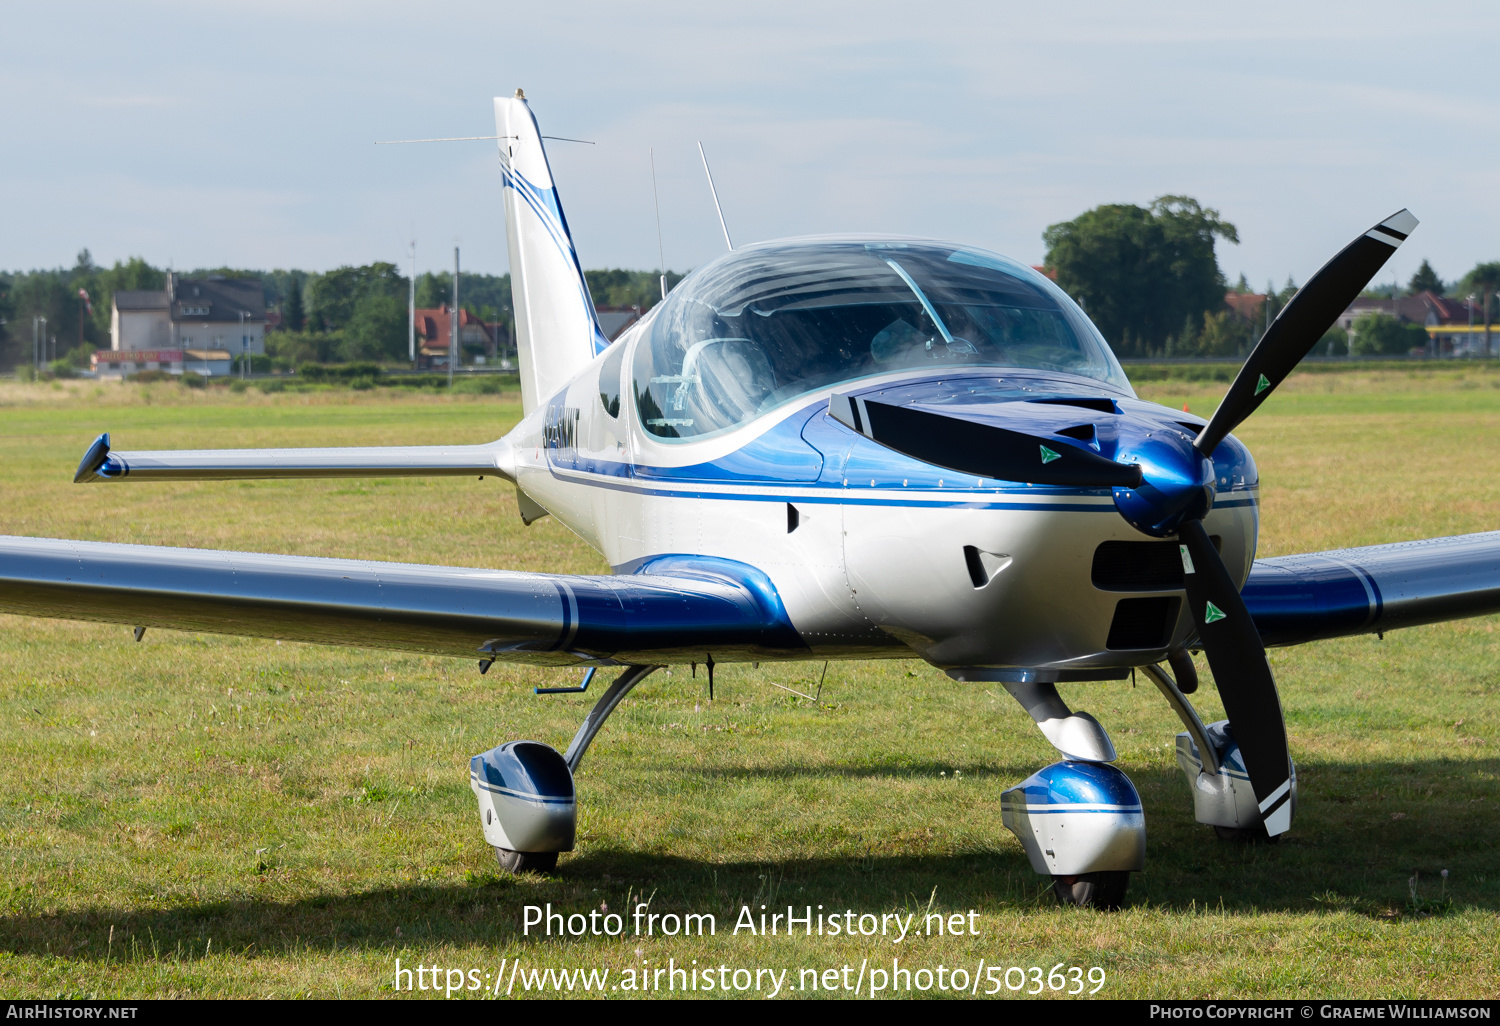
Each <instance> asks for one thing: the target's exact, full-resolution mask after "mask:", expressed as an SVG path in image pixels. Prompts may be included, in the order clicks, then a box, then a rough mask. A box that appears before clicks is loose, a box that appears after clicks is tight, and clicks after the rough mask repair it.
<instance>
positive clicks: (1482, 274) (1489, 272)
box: [1460, 261, 1500, 355]
mask: <svg viewBox="0 0 1500 1026" xmlns="http://www.w3.org/2000/svg"><path fill="white" fill-rule="evenodd" d="M1460 284H1461V285H1462V286H1463V287H1464V288H1465V289H1469V290H1473V291H1475V292H1479V293H1482V294H1483V295H1484V306H1483V309H1484V351H1485V353H1486V355H1493V354H1494V352H1495V350H1494V347H1493V346H1491V345H1490V299H1491V298H1492V297H1493V296H1494V295H1495V290H1496V289H1500V262H1497V261H1491V262H1490V263H1484V264H1476V265H1475V266H1474V269H1473V270H1472V271H1470V272H1469V273H1468V274H1466V275H1464V277H1463V281H1462V282H1461V283H1460Z"/></svg>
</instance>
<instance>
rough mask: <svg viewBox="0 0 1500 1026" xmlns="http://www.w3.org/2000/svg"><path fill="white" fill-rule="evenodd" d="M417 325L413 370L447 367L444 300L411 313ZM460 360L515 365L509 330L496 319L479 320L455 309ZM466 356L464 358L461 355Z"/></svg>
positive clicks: (449, 315) (448, 313) (449, 327)
mask: <svg viewBox="0 0 1500 1026" xmlns="http://www.w3.org/2000/svg"><path fill="white" fill-rule="evenodd" d="M414 317H415V320H416V329H417V370H447V369H448V346H449V342H450V340H451V338H452V331H453V311H452V310H450V309H449V308H448V304H447V303H444V304H443V305H442V306H438V307H433V308H430V309H419V310H417V311H416V313H415V314H414ZM458 332H459V338H458V341H459V347H458V348H459V356H458V362H459V363H460V364H462V363H465V362H473V363H475V364H478V365H480V366H483V365H484V364H486V363H495V362H497V361H498V363H499V365H500V366H501V367H504V368H510V367H514V366H515V350H514V347H513V346H512V345H511V344H510V333H509V332H507V331H506V330H505V325H504V324H502V323H500V322H493V323H491V322H489V321H482V320H480V319H479V318H478V317H475V316H474V315H473V314H471V313H469V311H468V310H460V311H459V313H458ZM466 354H467V356H468V361H466V360H465V359H464V357H465V355H466Z"/></svg>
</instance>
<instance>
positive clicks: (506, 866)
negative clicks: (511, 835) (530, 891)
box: [495, 848, 557, 873]
mask: <svg viewBox="0 0 1500 1026" xmlns="http://www.w3.org/2000/svg"><path fill="white" fill-rule="evenodd" d="M495 861H497V862H499V863H500V868H501V869H503V870H505V871H506V872H507V873H550V872H552V871H553V870H554V869H556V868H557V852H555V851H511V850H510V849H509V848H496V849H495Z"/></svg>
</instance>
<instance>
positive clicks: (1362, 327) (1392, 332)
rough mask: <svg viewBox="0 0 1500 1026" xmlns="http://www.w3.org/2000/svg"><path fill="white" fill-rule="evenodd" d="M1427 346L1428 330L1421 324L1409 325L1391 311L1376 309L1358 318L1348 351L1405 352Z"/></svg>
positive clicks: (1356, 353) (1366, 353)
mask: <svg viewBox="0 0 1500 1026" xmlns="http://www.w3.org/2000/svg"><path fill="white" fill-rule="evenodd" d="M1324 337H1325V338H1326V337H1327V336H1324ZM1425 345H1427V332H1425V331H1423V330H1422V326H1421V325H1420V324H1407V323H1406V322H1404V321H1401V320H1398V319H1397V318H1395V317H1392V316H1390V315H1389V314H1383V313H1377V312H1374V311H1371V312H1370V313H1366V314H1361V315H1360V316H1358V317H1356V318H1355V320H1354V327H1353V330H1352V331H1350V333H1349V352H1350V354H1351V355H1354V356H1374V355H1377V354H1382V353H1385V354H1392V355H1394V354H1397V353H1400V354H1405V353H1409V352H1411V350H1413V349H1420V348H1422V347H1423V346H1425Z"/></svg>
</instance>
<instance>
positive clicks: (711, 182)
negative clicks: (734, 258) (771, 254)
mask: <svg viewBox="0 0 1500 1026" xmlns="http://www.w3.org/2000/svg"><path fill="white" fill-rule="evenodd" d="M698 156H700V157H702V158H703V173H704V174H706V175H708V191H709V192H711V193H713V196H714V209H715V210H717V211H718V212H719V227H720V228H722V229H723V230H724V245H726V246H728V247H729V251H730V252H731V253H733V252H734V243H733V242H731V241H730V239H729V226H728V225H727V224H725V223H724V208H723V207H721V206H719V190H718V189H715V188H714V173H713V172H712V171H710V170H709V169H708V154H706V153H704V152H703V143H701V142H700V143H698Z"/></svg>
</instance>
